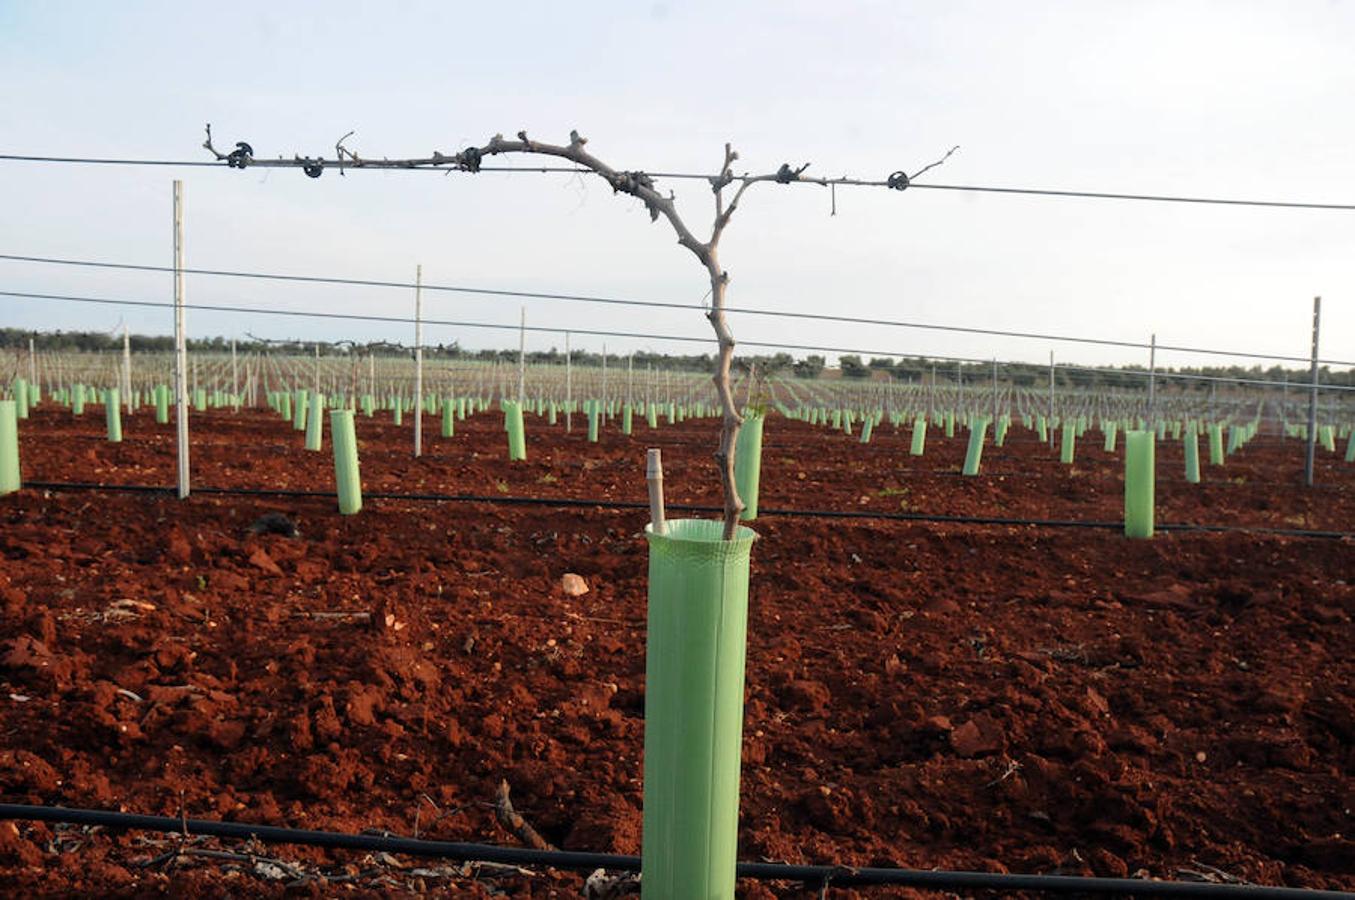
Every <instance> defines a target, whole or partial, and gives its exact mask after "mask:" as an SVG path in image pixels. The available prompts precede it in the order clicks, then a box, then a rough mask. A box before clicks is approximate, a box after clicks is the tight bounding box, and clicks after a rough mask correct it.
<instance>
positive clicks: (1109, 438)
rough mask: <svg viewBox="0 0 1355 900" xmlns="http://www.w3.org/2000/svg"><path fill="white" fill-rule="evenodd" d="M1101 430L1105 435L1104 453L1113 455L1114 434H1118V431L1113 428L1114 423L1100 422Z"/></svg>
mask: <svg viewBox="0 0 1355 900" xmlns="http://www.w3.org/2000/svg"><path fill="white" fill-rule="evenodd" d="M1101 430H1102V431H1103V432H1105V435H1106V445H1105V451H1106V452H1107V453H1114V452H1115V436H1116V434H1118V433H1119V432H1118V429H1117V428H1116V427H1115V423H1114V422H1102V423H1101Z"/></svg>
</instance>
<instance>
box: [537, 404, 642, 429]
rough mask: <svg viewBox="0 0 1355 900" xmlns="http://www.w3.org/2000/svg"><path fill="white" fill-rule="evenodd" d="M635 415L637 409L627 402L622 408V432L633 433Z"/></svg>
mask: <svg viewBox="0 0 1355 900" xmlns="http://www.w3.org/2000/svg"><path fill="white" fill-rule="evenodd" d="M634 417H635V411H634V410H632V409H631V407H630V404H629V403H627V404H626V406H625V408H624V409H622V410H621V433H622V434H627V435H628V434H630V433H631V430H632V426H633V422H632V420H633V419H634ZM551 421H552V422H554V421H555V419H554V418H553V417H552V419H551Z"/></svg>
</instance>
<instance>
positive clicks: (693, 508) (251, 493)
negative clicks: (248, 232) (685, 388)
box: [24, 481, 1355, 540]
mask: <svg viewBox="0 0 1355 900" xmlns="http://www.w3.org/2000/svg"><path fill="white" fill-rule="evenodd" d="M24 487H27V488H31V489H34V490H57V491H90V492H92V493H99V492H101V491H102V492H107V493H119V492H125V493H146V494H158V493H165V494H172V493H174V492H175V490H176V489H175V488H173V487H167V486H166V487H161V486H159V485H147V484H97V483H92V482H65V481H30V482H25V483H24ZM190 493H192V494H209V495H225V496H245V497H295V498H298V499H320V498H328V499H333V498H334V496H335V494H334V493H333V492H331V491H316V490H300V489H297V490H292V489H285V488H282V489H280V488H237V487H230V488H227V487H193V488H192V489H191V491H190ZM362 496H363V499H365V500H405V501H417V502H422V503H484V504H488V505H490V506H554V507H560V508H587V509H617V510H635V511H647V510H648V509H649V503H648V502H647V501H640V500H601V499H589V498H577V497H518V496H509V495H503V494H500V495H497V496H494V495H489V494H437V493H402V492H390V491H363V492H362ZM666 508H668V509H672V510H679V511H681V512H703V513H718V512H722V511H723V510H724V507H722V506H715V505H703V504H696V503H668V504H666ZM758 517H759V518H777V517H781V518H795V519H881V520H885V521H890V522H923V523H930V524H937V525H992V526H1004V527H1034V528H1086V529H1092V530H1096V531H1115V530H1119V529H1122V528H1124V523H1123V522H1098V521H1087V520H1082V519H1021V518H1013V517H1008V516H961V515H945V514H940V513H921V512H872V511H869V510H855V509H775V508H766V507H764V508H760V509H759V510H758ZM1154 527H1155V528H1157V530H1159V531H1168V532H1205V533H1210V534H1263V535H1271V536H1276V537H1305V538H1321V539H1324V540H1325V539H1344V538H1355V531H1321V530H1314V529H1301V528H1269V527H1265V526H1258V527H1252V526H1246V525H1213V524H1193V523H1181V522H1159V523H1157V524H1156V525H1155V526H1154Z"/></svg>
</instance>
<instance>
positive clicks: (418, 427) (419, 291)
mask: <svg viewBox="0 0 1355 900" xmlns="http://www.w3.org/2000/svg"><path fill="white" fill-rule="evenodd" d="M422 455H423V265H422V264H420V265H418V266H415V267H414V456H415V458H416V459H417V458H418V457H420V456H422Z"/></svg>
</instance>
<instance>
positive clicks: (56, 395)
mask: <svg viewBox="0 0 1355 900" xmlns="http://www.w3.org/2000/svg"><path fill="white" fill-rule="evenodd" d="M6 393H7V394H8V395H9V396H11V397H12V398H13V399H11V400H7V401H4V402H6V403H8V404H9V407H8V408H11V409H12V410H13V418H15V419H24V418H27V417H28V411H29V409H30V407H32V406H35V405H37V404H38V403H39V402H40V401H41V398H42V391H41V389H40V388H39V386H38V385H37V384H33V383H30V382H28V381H27V380H26V379H23V378H17V379H15V380H14V382H12V384H11V385H10V386H9V390H8V391H7V392H6ZM171 397H172V389H171V387H170V386H169V385H165V384H158V385H154V386H152V387H151V388H150V389H149V390H148V391H147V392H146V394H145V395H143V393H142V391H140V390H134V391H133V392H132V396H131V397H130V398H124V396H123V394H122V391H121V389H119V388H106V389H102V390H100V389H97V388H94V387H92V386H89V385H85V384H83V383H76V384H72V385H69V386H63V387H59V388H56V389H55V390H53V391H52V392H51V394H50V399H51V400H52V401H53V402H55V403H57V404H60V405H62V406H65V407H67V408H68V409H69V410H70V411H71V413H72V414H74V415H84V413H85V407H86V406H87V405H101V406H102V407H103V411H104V416H105V418H106V422H107V436H108V440H109V441H114V442H116V441H121V440H122V436H123V412H124V409H125V410H130V411H132V412H133V413H135V412H136V411H138V410H139V409H140V408H141V406H142V405H143V403H148V404H149V405H150V406H152V407H153V411H154V420H155V422H156V423H157V424H161V425H164V424H168V423H169V422H170V421H171V414H170V406H171V403H170V401H171ZM265 402H266V404H267V405H268V406H269V407H270V408H272V409H273V410H274V411H275V412H277V413H278V414H279V415H280V416H281V417H282V418H283V419H285V420H287V421H288V422H290V423H291V424H292V427H293V428H294V429H296V430H297V431H300V432H303V433H304V434H305V441H304V446H305V448H306V449H307V450H311V451H319V450H321V449H322V442H323V431H324V420H325V413H326V412H328V413H329V418H330V422H331V424H330V430H331V432H333V433H334V435H335V450H336V454H337V455H336V462H335V466H336V482H337V483H339V484H343V485H347V486H348V487H347V488H346V489H345V490H344V491H342V492H341V493H343V494H344V495H345V496H344V498H342V499H341V503H340V505H341V507H342V509H343V511H344V512H345V513H351V512H356V511H357V510H359V509H360V508H361V496H360V478H359V476H358V468H357V465H358V464H357V450H356V439H355V438H354V439H353V441H352V442H351V448H350V447H349V445H348V430H350V429H355V427H356V426H355V420H354V415H355V414H360V415H362V416H363V417H367V418H371V417H374V416H376V415H377V414H378V413H380V414H387V415H389V416H390V417H391V420H392V422H393V423H394V424H396V425H402V424H403V423H404V418H405V414H406V413H412V412H413V409H414V400H413V399H412V398H411V397H409V396H407V395H402V394H399V393H389V394H386V395H384V396H381V397H376V396H373V395H371V394H363V395H361V396H359V397H348V396H345V395H342V394H334V395H326V394H323V393H321V392H319V391H315V390H310V389H306V388H298V389H296V390H294V391H274V392H270V393H269V394H268V395H267V396H266V398H265ZM492 402H493V401H492V398H491V397H489V396H449V397H441V396H438V395H435V394H429V395H425V396H424V397H423V403H422V406H423V411H424V415H425V416H431V417H434V418H435V419H440V421H441V429H440V433H441V435H442V437H443V438H452V437H454V436H455V433H456V422H457V421H459V420H464V419H465V418H466V416H467V415H473V414H476V413H483V412H485V411H487V410H488V409H490V408H491V405H492ZM241 405H242V398H241V395H239V394H231V393H227V392H224V391H220V390H213V391H211V392H208V391H206V390H202V389H199V391H197V392H196V393H195V396H194V397H193V398H192V403H191V407H192V409H193V410H195V411H206V410H209V409H222V408H229V409H237V410H238V409H239V408H240V407H241ZM497 405H498V407H499V409H500V411H501V412H502V414H503V419H504V431H505V434H506V438H507V441H506V443H507V451H508V458H509V460H510V461H518V460H525V459H526V458H527V424H526V421H527V420H526V415H527V414H532V415H535V416H536V417H537V418H538V419H541V418H544V419H545V420H546V423H547V424H548V425H551V426H555V425H558V423H559V422H560V419H561V418H568V417H571V416H572V415H574V414H575V413H582V415H583V416H584V417H585V418H586V423H587V440H588V441H590V442H597V441H599V440H600V436H601V432H602V430H603V428H604V427H605V425H606V423H607V422H608V421H611V422H613V423H619V429H620V431H621V432H622V433H623V434H626V435H631V434H633V433H634V429H635V426H636V422H637V420H641V421H643V422H644V424H645V425H646V426H647V427H648V428H650V429H654V428H658V427H659V425H660V423H661V422H667V423H668V424H670V425H671V424H675V423H678V422H682V421H685V420H686V419H688V418H707V417H712V416H715V415H718V410H716V409H715V408H714V407H713V406H712V405H710V404H705V403H700V402H693V403H691V404H687V403H678V402H674V401H669V402H664V403H659V402H649V403H640V404H631V403H625V402H622V401H620V400H602V399H587V400H582V401H556V400H548V399H546V398H545V397H544V396H543V397H537V398H530V399H524V400H521V401H519V400H510V399H506V398H500V399H499V401H498V404H497ZM775 408H776V409H777V411H778V412H779V413H780V414H781V415H783V416H785V417H786V418H789V419H797V420H801V421H805V422H808V423H809V424H811V425H816V426H821V427H825V428H832V429H834V430H839V431H841V432H843V433H844V434H846V435H852V436H857V439H858V440H859V441H860V442H861V443H863V444H868V443H870V442H871V440H872V438H873V437H874V435H875V434H876V431H877V428H878V427H879V426H880V425H881V424H882V423H884V422H885V421H886V418H887V420H888V422H889V424H890V425H892V426H893V427H894V428H895V429H896V430H902V429H908V428H911V441H910V446H909V452H910V454H911V455H913V456H922V455H924V454H925V452H926V445H927V437H928V431H929V428H937V429H939V430H941V432H942V433H943V434H944V435H945V436H946V437H947V438H953V437H954V436H955V435H956V433H957V429H962V428H963V429H968V432H969V434H968V444H967V449H966V453H965V458H964V464H963V466H962V468H961V473H962V474H963V475H966V476H972V475H978V474H979V473H980V471H981V467H982V458H983V450H984V447H985V445H986V444H987V443H989V442H990V441H991V443H992V445H993V446H995V447H1002V446H1004V445H1005V443H1006V441H1007V439H1008V436H1009V434H1010V433H1011V428H1012V425H1013V417H1012V416H1011V415H1008V414H1003V415H999V416H998V417H997V418H996V422H994V420H993V418H992V417H991V416H990V415H984V414H981V413H979V412H975V411H974V408H973V407H970V408H969V409H965V408H963V407H962V408H960V409H959V410H956V409H947V410H933V411H932V412H930V413H928V412H927V411H926V410H925V408H923V407H921V406H920V405H919V406H918V407H917V408H916V409H915V410H896V411H894V412H892V413H886V411H885V410H884V409H882V408H875V409H873V410H870V409H867V410H862V409H851V408H828V407H826V406H805V405H800V406H797V407H795V408H790V407H788V406H787V405H785V404H784V403H782V402H779V401H778V402H777V403H776V404H775ZM341 412H348V413H349V414H350V415H348V416H346V417H343V416H337V415H335V414H336V413H341ZM750 412H754V414H752V415H750V416H749V417H748V419H749V422H748V424H747V426H746V427H745V428H743V429H741V431H740V436H739V442H738V446H737V451H736V456H735V459H736V476H737V477H738V483H739V486H740V495H741V496H743V497H744V498H745V504H746V506H747V509H746V510H745V514H744V518H745V519H752V518H754V517H756V513H757V485H758V482H759V480H760V479H759V475H760V468H761V445H762V435H763V427H764V422H765V416H764V415H762V414H761V409H760V408H757V409H754V408H750ZM1243 412H1244V411H1243V410H1239V411H1238V414H1235V415H1230V416H1229V418H1228V419H1227V420H1225V421H1208V420H1206V419H1203V418H1177V419H1173V420H1170V421H1168V420H1165V419H1158V420H1156V421H1155V422H1153V423H1152V425H1151V427H1150V424H1149V423H1148V422H1147V421H1146V420H1145V419H1143V418H1142V417H1127V418H1122V419H1113V418H1105V417H1102V418H1100V419H1099V421H1095V422H1094V421H1093V418H1092V417H1091V416H1090V415H1087V414H1082V415H1077V416H1075V417H1072V418H1067V419H1064V418H1060V417H1057V416H1056V417H1047V416H1046V415H1044V414H1043V413H1035V414H1031V413H1025V414H1020V415H1019V416H1018V418H1017V421H1019V422H1020V424H1021V426H1023V427H1024V428H1025V429H1026V431H1027V432H1028V433H1030V434H1031V435H1033V436H1034V437H1035V438H1037V439H1038V440H1039V441H1040V442H1041V443H1049V444H1050V445H1051V446H1054V445H1055V444H1057V447H1058V450H1059V459H1060V461H1061V462H1063V463H1065V464H1068V465H1072V464H1073V463H1074V460H1075V458H1076V451H1077V445H1078V442H1079V441H1080V440H1081V439H1083V438H1084V437H1085V436H1086V434H1087V432H1088V431H1089V430H1090V429H1091V428H1092V427H1093V426H1094V425H1095V427H1097V428H1099V431H1100V433H1101V438H1102V440H1101V445H1102V449H1103V450H1104V451H1105V452H1108V453H1113V452H1115V451H1116V449H1117V446H1118V444H1119V438H1120V436H1121V435H1122V434H1123V435H1124V437H1125V440H1126V453H1127V457H1126V458H1127V459H1128V458H1129V456H1130V455H1132V456H1134V457H1135V458H1138V454H1139V453H1142V452H1144V451H1142V450H1136V449H1135V446H1134V442H1132V441H1131V440H1130V439H1131V438H1132V436H1133V435H1135V434H1137V433H1140V432H1146V433H1148V434H1149V435H1150V436H1151V437H1152V438H1153V439H1154V442H1158V441H1166V440H1172V441H1179V442H1181V444H1182V446H1183V450H1184V453H1183V455H1184V460H1185V472H1184V475H1185V479H1186V481H1188V482H1190V483H1198V482H1199V481H1200V479H1201V452H1200V439H1201V438H1204V439H1205V442H1206V446H1207V453H1208V456H1207V459H1208V462H1209V464H1211V465H1215V466H1221V465H1223V464H1224V462H1225V459H1226V458H1227V456H1230V455H1232V454H1233V453H1234V452H1236V451H1237V450H1238V449H1240V448H1241V447H1243V446H1245V445H1246V444H1247V443H1248V442H1249V441H1251V440H1252V439H1253V438H1254V437H1256V435H1257V434H1258V433H1259V429H1260V426H1261V421H1262V406H1261V405H1259V404H1257V405H1254V406H1252V407H1251V409H1250V410H1246V411H1245V412H1246V413H1248V414H1247V415H1245V416H1244V415H1243V414H1242V413H1243ZM0 415H3V413H0ZM411 418H412V419H413V420H414V421H415V423H416V427H417V424H419V423H420V422H421V421H422V418H423V417H421V416H411ZM5 427H7V426H6V425H5V424H4V423H2V422H0V428H5ZM10 429H11V430H13V431H14V432H15V433H16V434H17V424H15V425H13V426H10ZM990 431H991V435H990ZM3 433H7V432H0V434H3ZM1282 434H1283V435H1284V436H1285V437H1287V438H1292V439H1303V440H1306V438H1307V436H1308V433H1307V427H1306V425H1305V424H1303V423H1292V422H1287V421H1286V422H1283V423H1282ZM16 440H17V439H16ZM1338 440H1341V441H1344V444H1345V447H1344V450H1345V453H1344V458H1345V460H1346V461H1347V462H1355V428H1352V425H1351V424H1350V423H1345V424H1321V425H1319V426H1318V428H1317V434H1316V443H1317V444H1318V445H1319V446H1321V447H1322V448H1324V449H1325V450H1326V451H1327V452H1330V453H1336V452H1337V441H1338ZM16 445H17V444H16ZM341 447H342V448H343V450H342V453H340V449H341ZM350 449H351V452H350ZM0 452H3V447H0ZM0 462H3V464H4V465H5V466H7V467H12V468H14V469H15V470H16V471H17V450H16V451H14V453H13V454H9V453H4V454H3V457H2V458H0ZM1140 468H1141V467H1140ZM1137 470H1138V469H1136V471H1137ZM0 483H3V484H5V485H7V490H15V489H17V483H18V479H17V475H16V476H15V477H14V478H13V479H10V480H9V481H6V482H0ZM1140 483H1142V479H1141V478H1138V477H1134V478H1129V477H1128V476H1127V479H1126V489H1127V491H1128V490H1129V489H1130V488H1131V487H1133V486H1136V485H1138V484H1140ZM1127 496H1128V494H1127ZM1135 496H1139V497H1142V496H1143V492H1142V490H1138V491H1137V493H1135ZM1127 503H1128V501H1127ZM1134 508H1135V509H1142V508H1144V504H1143V503H1142V501H1140V502H1138V503H1136V504H1135V506H1134ZM1128 511H1129V507H1128V505H1127V507H1126V522H1127V523H1128V522H1129V520H1130V517H1129V515H1128ZM1127 528H1128V524H1127ZM1130 530H1132V531H1133V533H1135V534H1137V533H1139V532H1141V531H1143V530H1144V529H1143V528H1141V527H1136V528H1133V529H1130Z"/></svg>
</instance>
